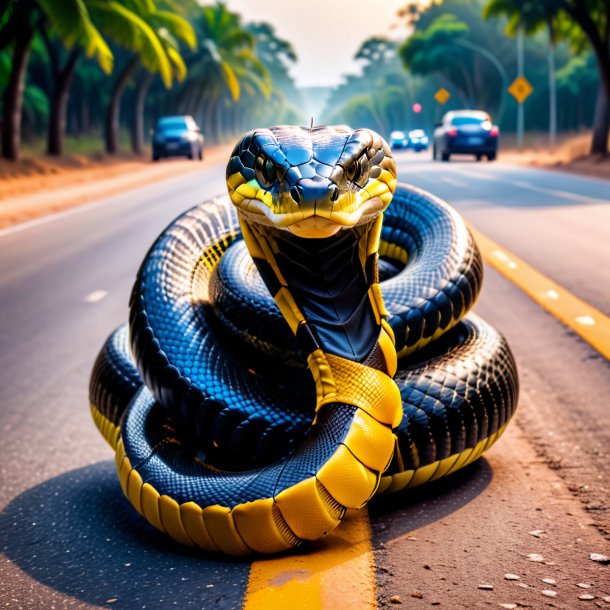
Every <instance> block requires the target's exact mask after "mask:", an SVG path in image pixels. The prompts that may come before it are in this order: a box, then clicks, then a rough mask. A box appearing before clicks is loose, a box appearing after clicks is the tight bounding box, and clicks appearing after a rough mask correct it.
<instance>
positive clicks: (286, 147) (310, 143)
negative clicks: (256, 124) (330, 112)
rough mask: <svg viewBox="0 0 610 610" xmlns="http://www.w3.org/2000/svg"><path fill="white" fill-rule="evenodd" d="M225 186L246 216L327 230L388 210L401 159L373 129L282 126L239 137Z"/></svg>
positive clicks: (325, 233)
mask: <svg viewBox="0 0 610 610" xmlns="http://www.w3.org/2000/svg"><path fill="white" fill-rule="evenodd" d="M227 187H228V189H229V196H230V198H231V201H232V202H233V203H234V204H235V206H236V207H237V208H238V210H239V212H240V214H241V215H242V216H243V217H244V218H245V219H246V220H247V221H248V222H254V223H259V224H265V225H270V226H274V227H277V228H279V229H284V230H287V231H290V232H292V233H294V234H296V235H299V236H300V237H318V238H319V237H329V236H330V235H334V234H335V233H337V232H338V231H339V230H341V229H342V228H349V227H353V226H356V225H358V224H362V223H365V222H368V221H370V220H372V219H373V218H374V217H376V216H377V215H378V214H380V213H381V212H383V211H384V210H385V209H386V207H387V206H388V205H389V203H390V201H391V199H392V195H393V194H394V190H395V188H396V166H395V164H394V159H393V158H392V154H391V152H390V148H389V146H388V145H387V144H386V142H385V141H384V140H383V139H382V138H381V136H379V135H378V134H376V133H375V132H374V131H371V130H369V129H356V130H351V129H350V128H349V127H346V126H336V127H313V128H311V129H309V128H306V127H295V126H287V125H282V126H278V127H271V128H269V129H256V130H254V131H251V132H249V133H247V134H246V135H245V136H244V137H243V138H242V139H241V140H240V141H239V142H238V143H237V145H236V146H235V149H234V150H233V153H232V155H231V159H230V161H229V164H228V166H227Z"/></svg>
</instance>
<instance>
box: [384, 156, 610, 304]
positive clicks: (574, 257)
mask: <svg viewBox="0 0 610 610" xmlns="http://www.w3.org/2000/svg"><path fill="white" fill-rule="evenodd" d="M396 160H397V163H398V169H399V176H400V178H401V179H403V180H405V181H406V182H409V183H411V184H414V185H415V186H419V187H420V188H423V189H424V190H428V191H431V192H432V193H434V194H435V195H437V196H438V197H441V198H442V199H445V200H446V201H449V202H450V203H451V204H452V205H453V206H455V207H456V208H457V209H458V210H459V211H460V212H461V213H462V214H464V216H465V217H466V218H468V220H469V221H470V222H472V224H473V225H474V226H476V227H477V228H478V229H479V230H480V231H482V232H483V233H485V234H486V235H487V236H488V237H490V238H491V239H493V240H494V241H497V242H498V243H499V244H501V245H502V246H504V247H506V248H508V249H509V250H511V251H512V252H514V253H515V254H517V255H518V256H520V257H521V258H523V259H525V260H526V261H527V262H528V263H530V264H531V265H533V266H534V267H535V268H537V269H538V270H539V271H541V272H542V273H544V274H545V275H548V276H549V277H551V278H552V279H554V280H555V281H557V282H558V283H559V284H562V285H563V286H564V287H565V288H567V289H568V290H570V291H571V292H573V293H574V294H575V295H577V296H579V297H580V298H582V299H584V300H585V301H587V302H588V303H590V304H591V305H593V306H594V307H596V308H597V309H599V310H600V311H602V312H604V313H605V314H606V315H610V298H609V297H610V294H609V291H608V288H607V287H608V286H609V285H610V245H609V244H608V240H609V237H608V236H609V235H610V184H609V183H608V182H607V181H603V180H596V179H592V178H585V177H581V176H576V175H573V174H568V173H561V172H557V171H552V170H538V169H533V168H527V167H518V166H513V165H508V164H502V163H486V162H481V163H477V162H475V161H472V160H471V159H470V158H469V157H456V158H455V160H453V158H452V160H451V162H450V163H440V162H436V163H432V162H430V159H429V156H428V154H427V153H422V154H421V155H417V154H413V153H406V154H405V153H399V154H398V155H396Z"/></svg>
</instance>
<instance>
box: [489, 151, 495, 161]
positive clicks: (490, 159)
mask: <svg viewBox="0 0 610 610" xmlns="http://www.w3.org/2000/svg"><path fill="white" fill-rule="evenodd" d="M487 160H488V161H495V160H496V153H495V152H494V153H489V154H488V155H487Z"/></svg>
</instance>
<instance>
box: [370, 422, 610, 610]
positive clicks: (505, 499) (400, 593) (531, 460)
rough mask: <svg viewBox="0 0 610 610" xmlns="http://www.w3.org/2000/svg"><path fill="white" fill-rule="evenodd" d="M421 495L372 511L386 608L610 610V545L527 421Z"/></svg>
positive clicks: (382, 600)
mask: <svg viewBox="0 0 610 610" xmlns="http://www.w3.org/2000/svg"><path fill="white" fill-rule="evenodd" d="M517 419H519V417H517ZM515 424H516V425H515ZM413 495H414V497H413V499H412V500H407V501H406V502H405V499H404V498H403V501H402V502H400V501H399V499H396V500H393V499H390V501H389V502H390V503H389V505H388V506H386V507H380V506H377V507H376V508H375V509H374V510H371V519H372V528H373V535H374V544H375V548H376V551H375V563H376V565H377V566H378V570H377V577H378V584H379V598H378V600H379V607H380V608H390V607H398V606H397V604H400V607H403V608H405V607H406V608H413V609H415V608H429V607H430V606H438V607H440V608H451V609H457V608H506V609H510V608H513V609H514V608H534V609H539V608H562V609H564V610H573V609H576V608H586V607H589V608H591V607H593V608H610V578H609V577H608V576H609V572H610V568H609V567H608V566H607V565H603V564H602V563H600V562H597V561H594V560H593V559H591V556H592V554H594V553H598V554H605V555H608V549H609V545H608V542H607V540H605V539H604V537H603V536H602V535H601V534H600V532H599V531H598V530H597V529H596V528H595V527H594V524H593V522H592V520H591V516H590V515H588V514H587V512H586V511H585V510H584V509H583V507H582V505H581V504H580V503H579V502H578V500H576V499H575V498H574V497H573V496H572V495H571V493H570V491H569V490H568V489H567V488H566V486H565V483H564V482H563V481H562V480H561V478H560V477H559V476H557V474H555V473H553V472H550V471H549V469H548V467H547V466H546V464H545V463H544V462H543V461H542V460H540V459H539V458H538V457H537V455H536V453H535V451H534V450H533V448H532V446H531V445H530V443H529V442H528V440H527V439H526V438H525V437H524V435H523V432H522V430H521V424H519V422H518V421H517V422H514V423H513V425H511V426H510V427H509V429H508V431H507V432H506V434H505V435H504V437H503V438H502V439H501V440H500V441H499V443H498V445H497V446H495V447H494V448H492V449H491V451H490V452H489V454H487V455H486V456H485V457H484V458H482V459H481V460H480V461H479V462H478V463H475V464H473V465H472V466H471V467H469V468H467V469H465V471H464V472H462V473H456V475H455V478H454V479H453V480H452V481H451V482H450V483H449V481H447V482H446V483H445V484H443V482H442V481H439V482H438V483H437V484H434V485H432V486H431V487H430V488H429V489H423V488H422V490H421V491H420V492H419V493H417V494H413ZM593 556H594V555H593ZM405 574H408V575H409V577H408V578H404V575H405ZM401 576H402V577H401Z"/></svg>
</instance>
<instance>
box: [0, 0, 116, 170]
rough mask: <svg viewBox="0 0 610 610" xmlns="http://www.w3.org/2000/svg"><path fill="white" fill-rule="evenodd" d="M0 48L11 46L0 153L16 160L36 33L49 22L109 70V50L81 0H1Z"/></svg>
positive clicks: (64, 38) (70, 43)
mask: <svg viewBox="0 0 610 610" xmlns="http://www.w3.org/2000/svg"><path fill="white" fill-rule="evenodd" d="M4 2H5V4H7V9H6V11H5V13H4V14H5V15H8V17H5V20H4V21H3V23H2V27H1V28H0V48H2V46H7V45H9V44H11V45H12V49H13V50H12V58H11V66H12V68H11V73H10V77H9V82H8V86H7V88H6V91H5V93H4V100H3V101H4V103H3V116H2V156H3V157H5V158H7V159H11V160H17V159H18V158H19V150H20V145H21V114H22V104H23V89H24V83H25V74H26V70H27V65H28V59H29V53H30V48H31V45H32V41H33V39H34V35H35V32H36V30H37V29H38V28H40V27H44V25H45V24H46V25H50V26H51V27H52V28H53V29H54V30H55V31H56V32H57V34H58V35H59V37H60V38H61V39H62V41H63V42H64V44H65V45H66V46H67V47H68V48H73V49H74V48H77V47H78V48H83V49H84V50H85V52H86V54H87V55H88V56H89V57H94V56H95V58H96V60H97V61H98V63H99V65H100V66H101V67H102V69H103V70H104V71H105V72H107V73H109V72H110V71H111V70H112V60H113V56H112V52H111V51H110V49H109V48H108V45H107V44H106V42H105V41H104V39H103V38H102V36H101V34H100V32H99V31H98V29H97V28H96V27H95V25H94V24H93V22H92V21H91V19H90V16H89V13H88V11H87V8H86V6H85V5H84V0H19V1H17V0H8V2H6V0H4Z"/></svg>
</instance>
